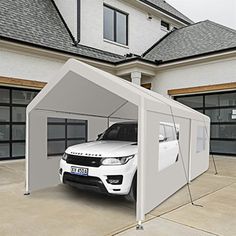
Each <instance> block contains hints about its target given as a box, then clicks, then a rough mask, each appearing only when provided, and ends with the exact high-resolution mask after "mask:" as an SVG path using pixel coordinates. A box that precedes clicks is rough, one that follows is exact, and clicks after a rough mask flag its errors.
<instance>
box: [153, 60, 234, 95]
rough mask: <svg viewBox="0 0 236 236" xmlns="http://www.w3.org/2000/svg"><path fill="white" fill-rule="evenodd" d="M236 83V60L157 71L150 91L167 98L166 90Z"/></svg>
mask: <svg viewBox="0 0 236 236" xmlns="http://www.w3.org/2000/svg"><path fill="white" fill-rule="evenodd" d="M230 82H236V58H235V57H234V58H231V59H227V60H226V59H225V60H218V61H214V62H208V63H202V64H195V65H188V66H183V67H178V68H174V69H167V70H163V71H159V72H158V73H157V75H156V76H155V78H154V79H153V80H152V90H153V91H155V92H158V93H160V94H162V95H164V96H168V90H170V89H179V88H188V87H196V86H204V85H215V84H223V83H230Z"/></svg>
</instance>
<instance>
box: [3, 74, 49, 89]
mask: <svg viewBox="0 0 236 236" xmlns="http://www.w3.org/2000/svg"><path fill="white" fill-rule="evenodd" d="M46 84H47V83H45V82H41V81H35V80H25V79H19V78H12V77H5V76H0V85H5V86H16V87H24V88H25V87H27V88H33V89H39V90H41V89H42V88H43V87H44V86H45V85H46Z"/></svg>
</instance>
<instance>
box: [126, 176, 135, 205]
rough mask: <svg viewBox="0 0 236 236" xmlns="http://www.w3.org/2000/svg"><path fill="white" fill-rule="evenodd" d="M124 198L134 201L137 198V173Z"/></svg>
mask: <svg viewBox="0 0 236 236" xmlns="http://www.w3.org/2000/svg"><path fill="white" fill-rule="evenodd" d="M125 199H126V200H128V201H130V202H136V199H137V173H135V175H134V178H133V181H132V185H131V187H130V191H129V193H128V194H127V195H126V196H125Z"/></svg>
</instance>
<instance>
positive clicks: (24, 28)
mask: <svg viewBox="0 0 236 236" xmlns="http://www.w3.org/2000/svg"><path fill="white" fill-rule="evenodd" d="M0 38H7V39H12V40H17V41H21V42H24V43H30V44H34V45H38V46H42V47H47V48H51V49H54V50H60V51H64V52H67V53H72V54H77V55H80V56H86V57H91V58H95V59H98V60H99V59H100V60H103V61H107V62H117V61H119V60H122V59H125V57H124V56H120V55H117V54H113V53H110V52H106V51H102V50H98V49H95V48H91V47H86V46H82V45H79V46H78V47H75V46H73V45H72V43H73V40H72V38H71V37H70V34H69V33H68V31H67V29H66V27H65V25H64V23H63V21H62V20H61V18H60V16H59V14H58V12H57V11H56V9H55V7H54V5H53V3H52V1H51V0H0Z"/></svg>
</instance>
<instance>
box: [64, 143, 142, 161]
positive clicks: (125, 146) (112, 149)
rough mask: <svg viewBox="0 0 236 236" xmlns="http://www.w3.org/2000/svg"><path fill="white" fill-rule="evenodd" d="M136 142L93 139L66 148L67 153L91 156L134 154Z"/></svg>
mask: <svg viewBox="0 0 236 236" xmlns="http://www.w3.org/2000/svg"><path fill="white" fill-rule="evenodd" d="M137 151H138V146H137V143H134V142H124V141H94V142H88V143H81V144H77V145H74V146H71V147H68V148H67V150H66V153H67V154H72V155H78V156H92V157H100V158H101V157H122V156H129V155H133V154H136V153H137Z"/></svg>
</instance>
